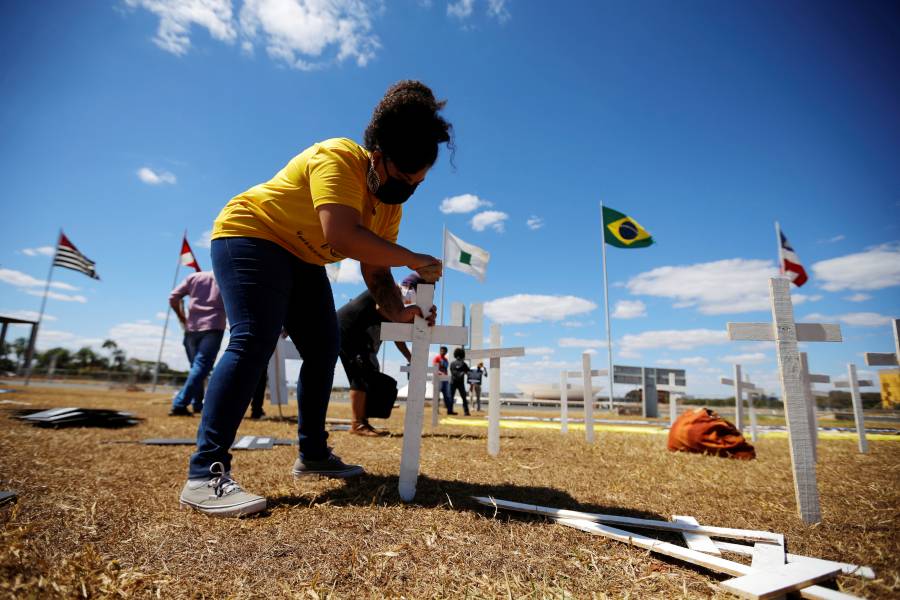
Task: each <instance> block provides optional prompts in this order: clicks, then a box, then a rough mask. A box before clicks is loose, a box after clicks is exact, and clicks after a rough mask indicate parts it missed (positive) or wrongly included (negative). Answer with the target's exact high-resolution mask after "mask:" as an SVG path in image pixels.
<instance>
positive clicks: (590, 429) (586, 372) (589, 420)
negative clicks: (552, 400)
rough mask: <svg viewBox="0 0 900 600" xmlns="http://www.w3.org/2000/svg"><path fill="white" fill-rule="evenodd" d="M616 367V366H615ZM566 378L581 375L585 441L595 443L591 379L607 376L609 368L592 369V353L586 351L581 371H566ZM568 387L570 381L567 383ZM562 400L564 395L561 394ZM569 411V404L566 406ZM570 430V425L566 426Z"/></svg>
mask: <svg viewBox="0 0 900 600" xmlns="http://www.w3.org/2000/svg"><path fill="white" fill-rule="evenodd" d="M614 368H615V367H614ZM565 373H566V379H567V380H568V378H569V377H581V385H582V386H583V389H584V441H586V442H587V443H588V444H593V443H594V385H593V383H592V381H591V379H593V378H594V377H606V376H607V375H608V374H609V371H608V370H607V369H591V355H590V354H588V353H587V352H585V353H584V354H582V355H581V370H580V371H565ZM566 387H568V383H567V384H566ZM568 399H569V396H568V393H567V394H566V404H567V405H568ZM560 400H562V395H560ZM566 412H567V413H568V406H566ZM566 430H568V426H566Z"/></svg>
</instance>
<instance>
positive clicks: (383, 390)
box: [366, 371, 397, 419]
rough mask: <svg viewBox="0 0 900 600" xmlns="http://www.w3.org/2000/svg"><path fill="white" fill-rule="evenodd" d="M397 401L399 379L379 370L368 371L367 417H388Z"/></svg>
mask: <svg viewBox="0 0 900 600" xmlns="http://www.w3.org/2000/svg"><path fill="white" fill-rule="evenodd" d="M396 401H397V381H396V380H395V379H394V378H393V377H391V376H389V375H385V374H384V373H381V372H379V371H372V372H370V373H366V418H367V419H387V418H389V417H390V416H391V410H393V408H394V402H396Z"/></svg>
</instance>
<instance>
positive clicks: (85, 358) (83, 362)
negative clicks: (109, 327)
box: [75, 346, 97, 369]
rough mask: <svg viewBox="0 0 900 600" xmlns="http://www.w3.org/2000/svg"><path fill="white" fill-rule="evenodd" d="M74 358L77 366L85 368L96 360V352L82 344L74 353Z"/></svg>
mask: <svg viewBox="0 0 900 600" xmlns="http://www.w3.org/2000/svg"><path fill="white" fill-rule="evenodd" d="M75 360H76V361H77V362H78V366H79V367H81V368H82V369H87V368H88V367H91V366H93V364H94V363H95V362H96V361H97V353H96V352H94V350H93V349H92V348H91V347H90V346H82V347H81V348H79V349H78V351H77V352H76V353H75Z"/></svg>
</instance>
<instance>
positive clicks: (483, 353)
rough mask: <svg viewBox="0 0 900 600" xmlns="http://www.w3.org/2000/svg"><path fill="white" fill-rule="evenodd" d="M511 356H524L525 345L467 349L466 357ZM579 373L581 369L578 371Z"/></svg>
mask: <svg viewBox="0 0 900 600" xmlns="http://www.w3.org/2000/svg"><path fill="white" fill-rule="evenodd" d="M513 356H525V347H524V346H517V347H515V348H487V349H484V350H469V351H468V352H467V353H466V358H472V359H475V358H511V357H513ZM578 374H579V375H581V371H579V372H578Z"/></svg>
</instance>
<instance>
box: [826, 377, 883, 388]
mask: <svg viewBox="0 0 900 600" xmlns="http://www.w3.org/2000/svg"><path fill="white" fill-rule="evenodd" d="M856 385H858V386H859V387H874V386H875V384H874V383H873V382H872V380H871V379H857V380H856ZM834 387H836V388H848V387H850V382H849V381H835V382H834Z"/></svg>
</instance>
